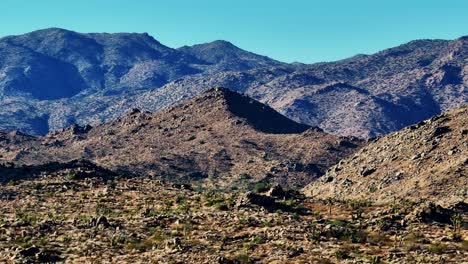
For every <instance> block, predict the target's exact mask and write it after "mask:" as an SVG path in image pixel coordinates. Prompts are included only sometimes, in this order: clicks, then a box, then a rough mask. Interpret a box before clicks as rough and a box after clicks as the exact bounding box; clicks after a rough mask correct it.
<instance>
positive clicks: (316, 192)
mask: <svg viewBox="0 0 468 264" xmlns="http://www.w3.org/2000/svg"><path fill="white" fill-rule="evenodd" d="M467 165H468V107H467V106H464V107H461V108H457V109H455V110H452V111H449V112H447V113H444V114H442V115H439V116H436V117H433V118H431V119H428V120H426V121H423V122H421V123H419V124H417V125H413V126H410V127H408V128H405V129H403V130H401V131H399V132H396V133H392V134H389V135H387V136H384V137H381V138H378V139H376V140H374V141H372V142H371V143H370V144H369V145H367V146H366V147H364V148H362V149H361V150H359V151H358V152H357V153H355V154H354V155H352V156H350V157H349V158H346V159H344V160H342V161H340V162H339V164H337V165H335V166H333V167H332V168H331V169H330V170H328V171H327V173H326V175H324V176H323V177H322V178H321V179H320V180H319V181H316V182H314V183H312V184H310V185H309V186H307V187H306V188H305V191H306V193H307V194H309V195H311V196H318V197H335V198H341V199H351V198H352V199H357V198H361V199H371V200H373V201H379V202H391V201H392V200H393V199H398V200H401V199H410V200H413V201H416V200H419V199H423V200H429V201H436V202H438V203H441V204H454V203H456V202H465V203H466V202H467V195H468V193H467V192H468V189H467V188H466V187H467V186H468V179H467V175H468V172H467Z"/></svg>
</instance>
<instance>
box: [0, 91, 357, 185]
mask: <svg viewBox="0 0 468 264" xmlns="http://www.w3.org/2000/svg"><path fill="white" fill-rule="evenodd" d="M0 144H1V146H2V148H1V152H0V155H1V157H2V160H3V161H4V162H13V163H15V164H18V165H21V164H22V165H38V164H46V163H48V162H52V161H57V162H68V161H70V160H74V159H85V160H90V161H93V162H95V163H96V164H98V165H100V166H104V167H106V168H108V169H111V170H113V171H116V172H122V173H125V174H132V175H150V176H157V177H162V178H167V179H171V180H172V181H183V182H190V183H192V184H196V183H200V184H201V185H204V186H216V187H219V188H250V187H252V186H253V185H254V184H256V183H262V184H265V185H268V184H271V183H275V182H276V183H281V184H283V185H286V186H291V187H292V186H303V185H304V184H306V183H309V182H310V181H311V180H313V179H314V178H316V177H318V176H320V175H321V174H322V173H323V172H324V171H325V170H326V169H327V168H328V167H330V166H331V165H333V164H335V163H337V162H338V161H339V160H340V159H342V158H344V157H346V156H347V155H349V154H351V153H353V152H354V151H355V150H356V149H357V148H358V147H359V146H360V145H361V144H362V142H361V141H359V140H356V139H349V138H342V137H337V136H333V135H330V134H326V133H324V132H323V131H322V130H320V129H318V128H312V127H309V126H307V125H303V124H299V123H296V122H294V121H291V120H289V119H287V118H286V117H284V116H282V115H280V114H279V113H277V112H276V111H274V110H273V109H271V108H270V107H268V106H266V105H263V104H261V103H259V102H257V101H255V100H253V99H251V98H249V97H246V96H243V95H240V94H238V93H236V92H232V91H230V90H228V89H222V88H220V89H212V90H209V91H207V92H205V93H203V94H202V95H200V96H198V97H196V98H193V99H191V100H189V101H186V102H184V103H182V104H180V105H178V106H176V107H173V108H170V109H168V110H165V111H161V112H156V113H154V114H151V113H148V112H140V111H138V110H134V111H131V112H130V113H128V114H127V115H125V116H124V117H122V118H120V119H118V120H115V121H113V122H110V123H106V124H103V125H100V126H97V127H94V128H92V127H90V126H86V127H79V126H72V127H70V128H67V129H65V130H63V131H61V132H55V133H51V134H48V135H46V136H44V137H38V138H36V137H30V136H26V135H23V134H21V133H11V132H10V133H5V134H3V135H2V137H1V140H0Z"/></svg>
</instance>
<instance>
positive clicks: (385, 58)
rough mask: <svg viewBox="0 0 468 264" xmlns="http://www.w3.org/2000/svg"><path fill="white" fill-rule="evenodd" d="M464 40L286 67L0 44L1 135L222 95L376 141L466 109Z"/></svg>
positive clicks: (38, 39) (197, 51) (231, 51)
mask: <svg viewBox="0 0 468 264" xmlns="http://www.w3.org/2000/svg"><path fill="white" fill-rule="evenodd" d="M467 44H468V37H461V38H458V39H455V40H417V41H412V42H409V43H407V44H404V45H401V46H399V47H396V48H392V49H388V50H384V51H381V52H379V53H376V54H373V55H358V56H355V57H352V58H349V59H345V60H341V61H337V62H329V63H316V64H311V65H306V64H287V63H282V62H278V61H275V60H273V59H270V58H268V57H265V56H260V55H257V54H254V53H251V52H247V51H244V50H242V49H240V48H237V47H236V46H234V45H233V44H231V43H229V42H226V41H214V42H211V43H207V44H200V45H195V46H190V47H189V46H184V47H181V48H178V49H172V48H169V47H166V46H164V45H162V44H161V43H159V42H158V41H157V40H155V39H154V38H153V37H151V36H149V35H148V34H133V33H116V34H107V33H102V34H95V33H93V34H82V33H76V32H72V31H68V30H64V29H57V28H52V29H45V30H39V31H34V32H31V33H28V34H25V35H20V36H8V37H4V38H1V39H0V104H1V106H2V107H1V109H0V128H1V129H4V130H20V131H22V132H26V133H30V134H45V133H48V132H49V131H52V130H58V129H62V128H64V127H67V126H70V125H72V124H74V123H77V124H81V125H84V124H91V125H97V124H100V123H102V122H105V121H110V120H114V119H117V118H119V117H121V116H122V115H123V114H124V113H125V112H126V111H127V110H128V109H132V108H139V109H142V110H147V111H156V110H159V109H162V108H165V107H169V106H172V105H174V104H176V103H178V102H180V101H182V100H185V99H189V98H191V97H194V96H196V95H198V94H201V93H202V92H203V91H206V90H208V89H210V88H212V87H219V86H222V87H227V88H229V89H232V90H234V91H238V92H241V93H245V94H247V95H249V96H251V97H253V98H255V99H257V100H259V101H261V102H263V103H266V104H268V105H269V106H271V107H272V108H274V109H276V110H277V111H279V112H280V113H282V114H284V115H285V116H287V117H289V118H291V119H293V120H295V121H298V122H301V123H305V124H308V125H311V126H318V127H320V128H322V129H324V130H325V131H326V132H330V133H334V134H337V135H347V136H350V135H353V136H359V137H374V136H376V135H380V134H385V133H388V132H391V131H395V130H398V129H400V128H402V127H404V126H407V125H410V124H413V123H417V122H419V121H421V120H424V119H426V118H428V117H430V116H433V115H435V114H439V113H440V112H441V111H444V110H447V109H451V108H454V107H457V106H460V105H463V104H466V103H467V102H468V96H467V91H466V90H467V87H468V74H467V72H468V63H467V58H468V45H467Z"/></svg>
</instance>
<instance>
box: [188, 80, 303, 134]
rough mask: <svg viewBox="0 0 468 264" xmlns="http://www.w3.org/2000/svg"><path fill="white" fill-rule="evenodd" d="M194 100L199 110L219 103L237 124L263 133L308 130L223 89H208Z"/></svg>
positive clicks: (267, 108)
mask: <svg viewBox="0 0 468 264" xmlns="http://www.w3.org/2000/svg"><path fill="white" fill-rule="evenodd" d="M194 100H195V102H197V107H199V108H201V109H203V108H206V107H210V108H211V107H214V106H215V105H219V104H220V103H221V105H222V106H223V107H222V108H223V110H224V111H226V112H227V113H228V114H229V115H231V116H234V117H237V118H239V119H240V120H238V121H237V122H242V121H245V122H246V123H247V124H249V125H250V126H252V127H253V128H254V129H256V130H258V131H261V132H264V133H272V134H289V133H302V132H304V131H306V130H307V129H309V128H310V126H308V125H304V124H300V123H297V122H295V121H293V120H290V119H288V118H286V117H285V116H283V115H281V114H280V113H278V112H277V111H275V110H274V109H273V108H271V107H269V106H267V105H265V104H262V103H260V102H258V101H256V100H254V99H252V98H250V97H248V96H246V95H243V94H239V93H237V92H235V91H232V90H230V89H227V88H223V87H218V88H213V89H210V90H208V91H206V92H205V93H203V94H202V95H200V96H199V97H196V98H195V99H194Z"/></svg>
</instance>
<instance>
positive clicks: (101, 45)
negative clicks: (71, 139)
mask: <svg viewBox="0 0 468 264" xmlns="http://www.w3.org/2000/svg"><path fill="white" fill-rule="evenodd" d="M206 45H207V46H206V48H204V49H202V50H200V47H186V48H183V49H181V50H184V49H188V50H192V51H193V52H182V51H179V50H176V49H172V48H169V47H166V46H164V45H162V44H161V43H159V42H158V41H157V40H155V39H154V38H153V37H151V36H149V35H148V34H146V33H143V34H137V33H115V34H107V33H92V34H82V33H77V32H73V31H69V30H64V29H59V28H50V29H44V30H38V31H34V32H31V33H28V34H24V35H20V36H8V37H4V38H1V39H0V101H1V103H2V105H3V106H5V108H3V110H2V111H0V120H1V123H2V125H1V128H2V129H6V130H14V129H16V130H21V131H23V132H28V133H32V134H45V133H47V132H48V131H50V130H56V129H59V128H64V127H66V126H69V125H71V124H73V123H82V122H80V121H82V118H83V117H82V115H84V116H85V117H88V116H92V115H94V114H96V113H101V112H102V111H104V110H106V108H108V107H110V106H111V105H113V104H114V103H115V102H117V101H119V100H120V99H121V98H127V97H129V96H130V97H131V96H135V95H136V94H139V93H141V92H143V91H147V90H151V89H155V88H156V89H157V88H158V87H161V86H163V85H164V84H166V83H168V82H170V81H174V80H177V79H180V78H182V77H183V76H187V75H193V74H202V73H216V72H218V71H220V70H223V71H229V70H240V69H242V70H245V69H251V68H256V67H263V66H266V65H275V66H279V65H281V63H279V62H277V61H274V60H272V59H268V58H267V57H263V56H258V55H255V54H252V53H249V52H246V51H243V50H241V49H239V48H236V47H234V46H233V45H232V44H230V45H226V47H223V46H222V45H215V44H206ZM213 45H214V46H213ZM223 48H225V49H226V52H225V51H224V50H223ZM209 49H217V51H218V54H222V53H224V52H225V53H226V56H224V57H223V58H222V59H219V61H217V60H212V59H210V58H207V60H203V59H198V58H197V56H198V57H200V58H205V57H206V56H204V55H203V50H205V51H208V50H209ZM190 53H194V55H190ZM257 60H258V61H257ZM100 100H107V102H106V104H102V105H100V107H96V104H97V103H98V102H99V101H100ZM88 101H89V102H90V104H91V105H92V107H90V108H91V109H93V110H90V109H89V108H86V110H85V106H84V105H83V104H84V103H86V102H88ZM126 110H127V109H126ZM107 119H108V118H107Z"/></svg>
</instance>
